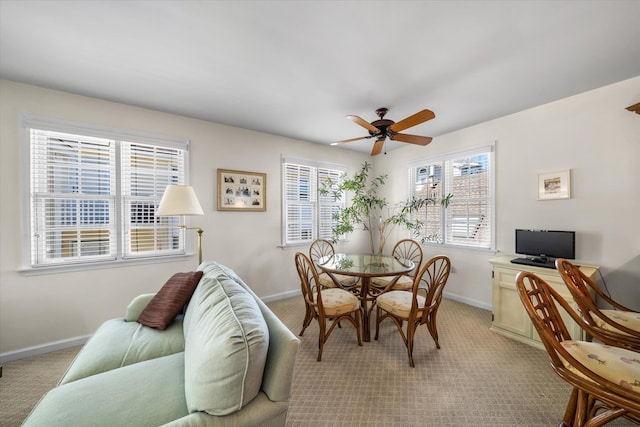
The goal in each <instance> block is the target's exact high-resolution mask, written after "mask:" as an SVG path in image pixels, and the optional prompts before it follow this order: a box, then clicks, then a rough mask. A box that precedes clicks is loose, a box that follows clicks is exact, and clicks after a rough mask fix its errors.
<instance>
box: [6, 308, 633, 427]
mask: <svg viewBox="0 0 640 427" xmlns="http://www.w3.org/2000/svg"><path fill="white" fill-rule="evenodd" d="M268 305H269V307H270V308H271V309H272V310H273V311H274V312H275V313H276V314H277V315H278V317H280V318H281V319H282V321H283V322H284V323H285V324H286V325H287V326H288V327H289V328H290V329H291V330H292V331H293V332H294V333H296V334H298V333H299V332H300V328H301V326H302V319H303V315H304V307H303V303H302V300H301V299H300V298H290V299H286V300H281V301H275V302H270V303H269V304H268ZM490 324H491V313H490V312H488V311H486V310H481V309H478V308H475V307H471V306H468V305H465V304H461V303H458V302H455V301H451V300H444V301H443V303H442V306H441V307H440V312H439V319H438V330H439V334H440V344H441V346H442V348H441V349H440V350H437V349H436V347H435V344H434V343H433V340H432V339H431V336H430V335H429V333H428V332H427V329H426V327H423V328H421V329H419V331H418V333H417V336H416V345H415V349H414V360H415V364H416V367H415V368H411V367H409V363H408V359H407V353H406V348H405V347H404V344H403V343H402V340H401V338H400V335H399V334H398V332H397V331H396V329H395V327H394V326H393V324H392V323H391V322H390V321H388V323H387V322H385V323H383V326H382V330H381V337H380V339H379V340H378V341H374V340H372V341H371V342H368V343H363V344H364V345H363V346H362V347H359V346H358V344H357V342H356V338H355V332H354V330H353V327H351V325H349V324H347V323H345V324H344V325H343V327H342V328H341V329H337V330H335V331H334V333H333V334H332V336H331V337H330V338H329V342H328V343H327V344H326V345H325V349H324V353H323V357H322V362H316V357H317V351H318V327H317V323H315V322H314V323H312V325H311V326H310V327H309V328H308V329H307V331H306V332H305V334H304V336H303V337H301V340H302V343H301V346H300V351H299V353H298V359H297V362H296V372H295V379H294V384H293V397H292V399H291V402H290V406H289V415H288V418H287V426H289V427H293V426H398V427H400V426H403V427H404V426H418V425H419V426H492V427H495V426H557V425H558V424H559V422H560V421H561V419H562V415H563V413H564V408H565V405H566V402H567V399H568V397H569V392H570V387H569V386H568V385H567V384H566V383H565V382H564V381H563V380H562V379H560V378H559V377H557V376H556V375H555V374H554V373H553V372H552V370H551V368H550V366H549V362H548V358H547V354H546V353H545V352H544V351H542V350H538V349H535V348H532V347H529V346H527V345H525V344H521V343H519V342H516V341H513V340H510V339H509V338H505V337H502V336H500V335H498V334H495V333H493V332H491V331H489V326H490ZM372 330H374V325H373V322H372ZM372 336H373V333H372ZM77 350H78V348H74V349H68V350H63V351H58V352H54V353H49V354H47V355H43V356H38V357H33V358H29V359H23V360H19V361H15V362H11V363H7V364H6V365H5V366H4V372H3V377H2V378H0V426H6V427H10V426H19V425H20V423H21V422H22V420H23V419H24V418H25V417H26V415H27V414H28V412H29V411H30V409H31V408H32V407H33V406H34V405H35V404H36V403H37V402H38V400H39V399H40V397H41V396H42V395H43V394H44V393H45V392H46V391H47V390H49V389H50V388H52V387H54V386H55V384H56V383H57V381H58V380H59V378H60V377H61V376H62V374H63V373H64V371H65V370H66V367H67V366H68V365H69V363H71V361H72V360H73V357H74V356H75V354H76V352H77ZM610 425H612V426H626V425H633V423H631V422H629V421H627V420H617V421H615V422H613V423H611V424H610Z"/></svg>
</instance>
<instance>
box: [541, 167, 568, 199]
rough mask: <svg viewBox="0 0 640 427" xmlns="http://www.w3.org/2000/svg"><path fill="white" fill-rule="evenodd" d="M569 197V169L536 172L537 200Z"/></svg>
mask: <svg viewBox="0 0 640 427" xmlns="http://www.w3.org/2000/svg"><path fill="white" fill-rule="evenodd" d="M570 198H571V169H565V170H560V171H554V172H544V173H539V174H538V200H554V199H570Z"/></svg>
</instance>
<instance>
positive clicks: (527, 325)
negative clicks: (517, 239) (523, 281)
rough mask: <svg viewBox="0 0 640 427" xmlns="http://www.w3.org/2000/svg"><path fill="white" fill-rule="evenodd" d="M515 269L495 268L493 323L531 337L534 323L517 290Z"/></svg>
mask: <svg viewBox="0 0 640 427" xmlns="http://www.w3.org/2000/svg"><path fill="white" fill-rule="evenodd" d="M515 283H516V272H515V271H514V270H503V269H500V268H496V269H494V277H493V325H494V326H495V327H498V328H500V329H504V330H507V331H511V332H514V333H516V334H518V335H522V336H524V337H529V338H530V337H531V333H532V328H533V325H532V324H531V320H530V319H529V315H528V314H527V312H526V311H525V309H524V306H523V305H522V301H520V297H519V296H518V291H517V290H516V286H515Z"/></svg>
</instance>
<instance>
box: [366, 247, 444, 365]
mask: <svg viewBox="0 0 640 427" xmlns="http://www.w3.org/2000/svg"><path fill="white" fill-rule="evenodd" d="M450 271H451V261H449V258H447V257H446V256H443V255H439V256H436V257H434V258H431V259H430V260H429V261H427V263H426V264H425V265H424V267H423V268H422V270H420V272H419V273H418V274H417V275H416V276H415V277H414V279H413V286H412V289H411V292H407V291H402V290H395V291H394V290H392V291H389V292H385V293H383V294H381V295H380V296H378V299H377V304H378V305H377V309H376V336H375V339H376V340H377V339H378V335H379V332H380V323H381V322H382V321H383V320H384V319H387V318H389V319H391V320H393V322H394V323H395V325H396V327H397V329H398V332H400V336H401V337H402V340H403V341H404V344H405V345H406V346H407V353H408V354H409V365H410V366H411V367H414V366H415V365H414V363H413V340H414V336H415V333H416V329H417V328H418V326H420V325H427V328H428V330H429V333H430V334H431V337H432V338H433V341H434V342H435V343H436V347H437V348H440V342H439V341H438V329H437V325H436V316H437V314H438V308H439V307H440V302H442V290H443V289H444V286H445V285H446V283H447V279H448V278H449V273H450ZM422 280H424V282H425V283H426V285H427V287H426V289H425V288H421V287H420V283H421V281H422ZM421 291H424V292H425V293H426V295H425V296H423V295H420V293H421ZM404 322H407V331H406V333H405V332H404V331H403V329H402V325H403V323H404Z"/></svg>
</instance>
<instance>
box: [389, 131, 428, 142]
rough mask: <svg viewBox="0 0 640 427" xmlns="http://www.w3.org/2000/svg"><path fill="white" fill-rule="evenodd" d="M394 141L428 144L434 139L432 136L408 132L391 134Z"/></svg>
mask: <svg viewBox="0 0 640 427" xmlns="http://www.w3.org/2000/svg"><path fill="white" fill-rule="evenodd" d="M390 138H391V139H392V140H394V141H402V142H408V143H409V144H417V145H427V144H428V143H430V142H431V140H433V138H431V137H430V136H418V135H409V134H406V133H397V134H395V135H392V136H390Z"/></svg>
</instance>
